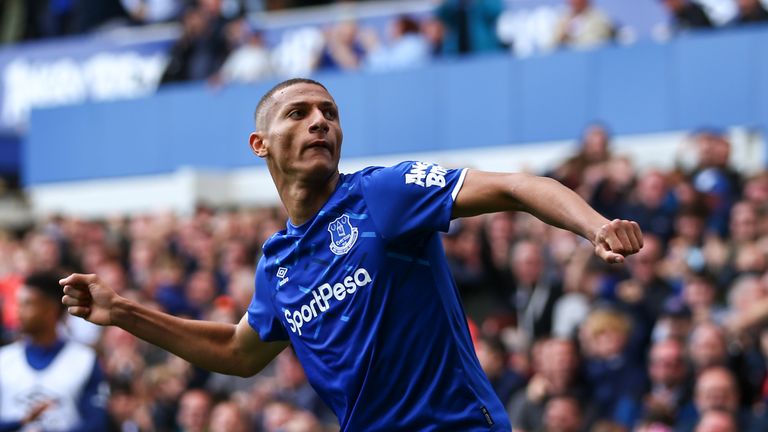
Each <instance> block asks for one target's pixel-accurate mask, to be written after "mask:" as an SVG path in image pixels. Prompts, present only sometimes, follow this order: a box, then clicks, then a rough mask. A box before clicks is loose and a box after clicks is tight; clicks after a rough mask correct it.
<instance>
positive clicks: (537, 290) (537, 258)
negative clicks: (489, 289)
mask: <svg viewBox="0 0 768 432" xmlns="http://www.w3.org/2000/svg"><path fill="white" fill-rule="evenodd" d="M510 263H511V264H510V269H511V272H512V276H513V278H514V279H513V285H511V286H507V287H506V290H505V291H504V298H503V300H504V302H505V304H506V306H507V307H508V308H509V310H510V312H512V313H513V314H515V316H516V317H517V326H518V328H519V329H520V330H521V331H523V332H524V333H525V334H526V335H527V336H528V338H529V339H530V340H535V339H538V338H541V337H547V336H549V335H550V333H551V332H552V319H553V313H554V307H555V303H556V302H557V300H558V299H559V298H560V296H562V294H563V288H562V284H561V283H560V282H559V281H557V280H553V278H552V275H549V274H547V273H546V262H545V256H544V251H543V250H542V247H541V245H539V244H538V243H537V242H535V241H532V240H523V241H520V242H518V243H516V244H515V246H514V247H513V249H512V254H511V259H510Z"/></svg>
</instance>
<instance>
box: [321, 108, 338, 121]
mask: <svg viewBox="0 0 768 432" xmlns="http://www.w3.org/2000/svg"><path fill="white" fill-rule="evenodd" d="M323 114H324V115H325V118H326V119H328V120H336V111H334V110H325V111H324V112H323Z"/></svg>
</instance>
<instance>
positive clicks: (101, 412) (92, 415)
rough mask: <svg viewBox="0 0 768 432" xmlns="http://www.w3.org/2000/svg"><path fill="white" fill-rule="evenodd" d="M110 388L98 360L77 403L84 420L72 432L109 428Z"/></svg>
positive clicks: (95, 431) (89, 431)
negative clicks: (108, 405)
mask: <svg viewBox="0 0 768 432" xmlns="http://www.w3.org/2000/svg"><path fill="white" fill-rule="evenodd" d="M108 399H109V387H108V385H107V383H106V381H104V374H103V373H102V371H101V366H99V362H98V360H96V361H94V362H93V371H91V376H90V378H88V382H87V383H86V384H85V388H84V389H83V394H82V395H80V400H78V402H77V409H78V411H79V413H80V418H81V419H82V420H81V421H80V423H79V424H78V425H77V426H76V427H75V428H73V429H72V430H71V431H70V432H99V431H103V430H105V429H106V428H107V422H108V417H107V400H108Z"/></svg>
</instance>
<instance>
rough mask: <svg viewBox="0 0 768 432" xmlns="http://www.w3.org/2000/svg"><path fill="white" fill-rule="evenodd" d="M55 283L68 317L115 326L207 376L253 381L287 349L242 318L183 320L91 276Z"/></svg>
mask: <svg viewBox="0 0 768 432" xmlns="http://www.w3.org/2000/svg"><path fill="white" fill-rule="evenodd" d="M59 283H60V284H61V285H62V286H63V287H64V297H63V298H62V300H61V301H62V303H63V304H64V305H66V306H68V311H69V313H70V314H72V315H74V316H78V317H81V318H84V319H86V320H88V321H90V322H92V323H94V324H99V325H114V326H118V327H120V328H122V329H124V330H126V331H128V332H130V333H132V334H133V335H135V336H137V337H139V338H140V339H143V340H145V341H147V342H149V343H151V344H153V345H157V346H158V347H160V348H163V349H165V350H166V351H169V352H171V353H173V354H175V355H177V356H179V357H181V358H183V359H185V360H187V361H189V362H190V363H192V364H195V365H197V366H199V367H202V368H204V369H208V370H210V371H214V372H220V373H224V374H229V375H238V376H252V375H254V374H256V373H258V372H259V371H261V370H262V369H263V368H264V366H266V365H267V364H268V363H269V362H270V361H271V360H272V359H273V358H275V356H277V354H279V353H280V352H281V351H282V350H283V349H285V347H287V346H288V342H264V341H262V340H261V338H260V337H259V335H258V333H256V331H255V330H254V329H253V328H252V327H251V326H250V324H248V320H247V317H246V316H243V318H242V319H241V320H240V322H239V323H238V324H229V323H218V322H212V321H198V320H189V319H182V318H179V317H175V316H173V315H169V314H166V313H164V312H160V311H157V310H154V309H150V308H148V307H146V306H143V305H141V304H139V303H136V302H133V301H130V300H128V299H125V298H123V297H121V296H119V295H117V294H116V293H115V292H114V291H113V290H112V289H111V288H109V287H108V286H106V285H104V284H103V283H102V282H101V280H100V279H99V278H98V277H97V276H96V275H93V274H88V275H86V274H78V273H75V274H72V275H70V276H68V277H66V278H64V279H62V280H61V281H59Z"/></svg>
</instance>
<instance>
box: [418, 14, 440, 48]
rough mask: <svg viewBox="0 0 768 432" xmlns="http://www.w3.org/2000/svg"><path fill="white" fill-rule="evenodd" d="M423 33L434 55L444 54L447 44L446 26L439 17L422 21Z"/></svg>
mask: <svg viewBox="0 0 768 432" xmlns="http://www.w3.org/2000/svg"><path fill="white" fill-rule="evenodd" d="M421 33H422V34H423V35H424V37H425V38H426V39H427V42H429V46H430V47H431V53H432V56H433V57H437V56H440V55H442V54H443V45H444V44H445V27H444V26H443V23H442V22H440V20H439V19H435V18H427V19H425V20H423V21H422V22H421Z"/></svg>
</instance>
